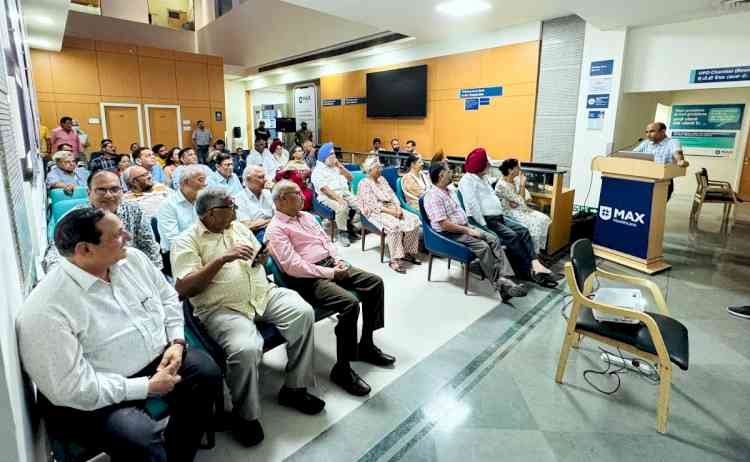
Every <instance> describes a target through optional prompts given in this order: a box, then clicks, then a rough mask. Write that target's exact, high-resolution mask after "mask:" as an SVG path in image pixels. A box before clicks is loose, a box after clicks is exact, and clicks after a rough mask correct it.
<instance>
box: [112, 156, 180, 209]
mask: <svg viewBox="0 0 750 462" xmlns="http://www.w3.org/2000/svg"><path fill="white" fill-rule="evenodd" d="M122 177H123V179H124V180H125V183H127V185H128V192H127V193H125V195H124V196H123V199H124V200H125V202H130V203H136V204H138V205H140V206H141V209H142V210H143V213H144V214H145V215H146V218H148V219H149V220H150V219H151V217H153V216H156V213H157V212H158V211H159V207H161V204H162V202H163V201H164V199H165V198H166V197H167V196H168V195H169V193H170V192H171V191H172V190H171V189H169V188H168V187H166V186H165V185H163V184H162V183H156V184H154V181H153V179H152V178H151V173H149V172H148V170H146V169H145V168H143V167H142V166H140V165H135V166H133V167H130V168H128V169H127V170H125V172H124V173H123V174H122Z"/></svg>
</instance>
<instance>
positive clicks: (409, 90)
mask: <svg viewBox="0 0 750 462" xmlns="http://www.w3.org/2000/svg"><path fill="white" fill-rule="evenodd" d="M426 116H427V65H422V66H415V67H407V68H404V69H395V70H392V71H384V72H371V73H369V74H367V117H426Z"/></svg>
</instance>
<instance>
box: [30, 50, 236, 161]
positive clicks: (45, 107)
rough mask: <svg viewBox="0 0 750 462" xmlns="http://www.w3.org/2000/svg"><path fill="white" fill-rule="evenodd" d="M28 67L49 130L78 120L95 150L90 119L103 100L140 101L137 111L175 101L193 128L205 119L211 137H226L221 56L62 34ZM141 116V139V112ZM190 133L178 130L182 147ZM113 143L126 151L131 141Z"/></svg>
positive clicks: (95, 127)
mask: <svg viewBox="0 0 750 462" xmlns="http://www.w3.org/2000/svg"><path fill="white" fill-rule="evenodd" d="M31 67H32V75H33V79H34V85H35V86H36V91H37V101H38V103H39V112H40V118H41V123H42V125H45V126H47V127H48V128H49V129H50V130H51V129H53V128H55V127H57V126H58V125H59V120H60V118H61V117H63V116H70V117H72V118H74V119H77V120H78V121H79V122H80V124H81V127H82V128H83V130H84V131H85V132H86V133H87V134H88V135H89V139H90V143H91V146H90V148H89V150H96V149H98V146H99V141H100V140H101V139H102V126H101V124H90V123H89V118H97V119H100V118H101V112H100V104H99V103H101V102H105V103H131V104H140V105H141V110H143V105H144V104H173V105H179V106H180V110H181V118H182V120H190V121H191V123H192V128H194V127H195V122H196V121H198V120H204V121H206V122H207V123H208V124H209V126H210V128H211V132H212V133H213V134H214V137H215V138H223V137H224V132H225V130H226V122H225V121H226V111H225V109H224V61H223V59H222V58H221V57H216V56H208V55H200V54H194V53H183V52H178V51H173V50H164V49H161V48H150V47H141V46H136V45H130V44H126V43H115V42H103V41H99V40H88V39H80V38H76V37H68V36H66V37H65V39H64V40H63V48H62V50H61V51H60V52H59V53H57V52H50V51H43V50H31ZM216 111H221V113H222V121H221V122H217V121H216V120H215V118H214V112H216ZM142 117H143V121H144V133H143V140H144V143H145V142H146V139H147V138H146V130H147V128H146V127H145V120H146V117H145V113H144V114H142ZM191 135H192V132H186V131H183V132H182V137H183V145H184V146H190V143H191V140H190V138H191ZM114 142H115V144H116V145H117V147H118V149H119V150H120V151H122V152H124V151H125V150H127V149H128V147H129V145H130V143H131V142H132V141H131V140H114ZM152 142H154V143H158V142H159V140H152Z"/></svg>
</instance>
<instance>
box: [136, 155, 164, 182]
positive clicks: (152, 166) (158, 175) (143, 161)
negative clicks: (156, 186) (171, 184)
mask: <svg viewBox="0 0 750 462" xmlns="http://www.w3.org/2000/svg"><path fill="white" fill-rule="evenodd" d="M133 162H134V163H135V164H136V165H140V166H141V167H143V168H145V169H146V170H148V172H149V173H151V179H152V180H153V181H154V182H156V183H164V181H165V179H164V170H163V169H162V168H161V165H159V161H158V158H157V157H156V155H155V154H154V151H152V150H151V149H149V148H137V149H136V150H135V151H133Z"/></svg>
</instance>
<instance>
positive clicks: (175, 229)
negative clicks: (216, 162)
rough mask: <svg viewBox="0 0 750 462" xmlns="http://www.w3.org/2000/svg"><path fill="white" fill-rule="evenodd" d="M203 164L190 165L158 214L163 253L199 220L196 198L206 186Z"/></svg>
mask: <svg viewBox="0 0 750 462" xmlns="http://www.w3.org/2000/svg"><path fill="white" fill-rule="evenodd" d="M201 167H202V165H188V166H187V167H185V170H183V172H182V175H181V176H180V187H179V189H178V190H177V191H175V192H174V194H172V195H170V196H169V197H167V199H166V200H165V201H164V203H163V204H162V205H161V207H160V208H159V213H158V214H157V217H156V220H157V228H158V230H159V239H160V240H161V250H162V252H163V253H167V252H169V250H170V248H171V246H172V241H174V240H175V239H176V238H177V236H179V235H180V233H181V232H183V231H185V230H186V229H188V228H189V227H190V225H192V224H193V223H195V222H196V221H197V220H198V215H196V214H195V207H194V206H193V204H195V198H196V197H197V196H198V192H199V191H200V190H201V189H203V188H205V187H206V173H205V172H204V171H203V169H202V168H201Z"/></svg>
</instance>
